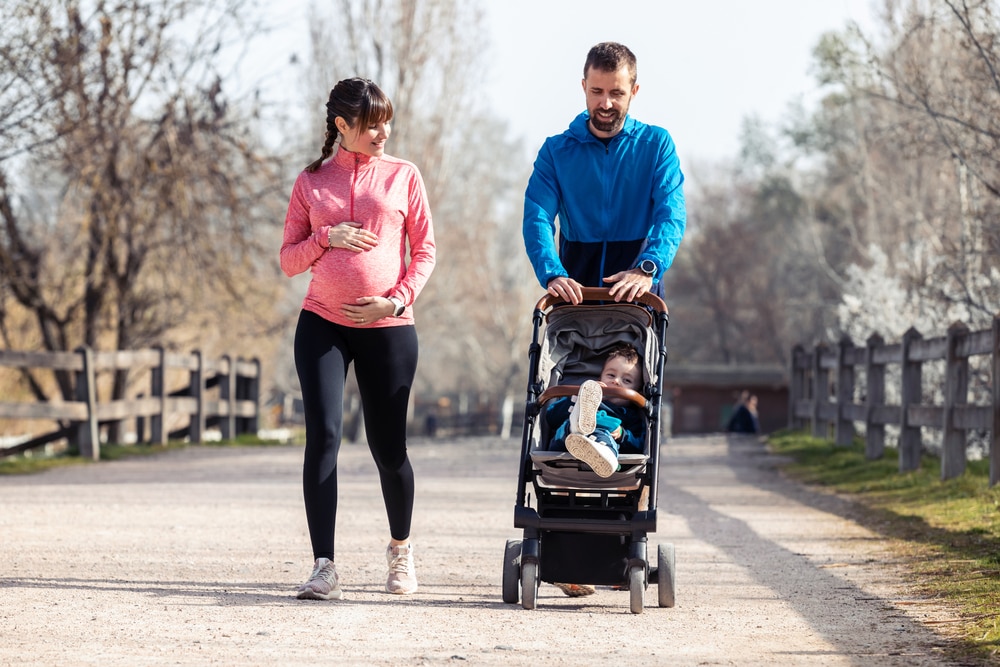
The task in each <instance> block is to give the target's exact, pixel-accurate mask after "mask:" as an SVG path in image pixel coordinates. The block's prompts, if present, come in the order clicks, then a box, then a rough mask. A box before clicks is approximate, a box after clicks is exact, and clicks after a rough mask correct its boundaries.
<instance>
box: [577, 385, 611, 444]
mask: <svg viewBox="0 0 1000 667" xmlns="http://www.w3.org/2000/svg"><path fill="white" fill-rule="evenodd" d="M603 399H604V390H603V389H602V388H601V385H600V384H598V383H597V382H594V381H593V380H587V381H586V382H584V383H583V384H582V385H580V391H579V392H578V393H577V395H576V405H574V406H573V414H574V415H576V419H575V420H572V418H571V422H570V426H571V427H572V426H573V423H572V422H573V421H576V431H577V432H579V433H580V434H582V435H590V434H591V433H593V432H594V429H595V428H597V410H598V409H600V407H601V401H602V400H603ZM571 430H572V429H571Z"/></svg>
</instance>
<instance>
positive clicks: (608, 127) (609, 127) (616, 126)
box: [590, 109, 628, 132]
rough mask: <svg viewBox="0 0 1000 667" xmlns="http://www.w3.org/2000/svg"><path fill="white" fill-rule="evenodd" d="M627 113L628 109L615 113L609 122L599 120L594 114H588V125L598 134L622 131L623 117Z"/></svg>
mask: <svg viewBox="0 0 1000 667" xmlns="http://www.w3.org/2000/svg"><path fill="white" fill-rule="evenodd" d="M627 113H628V109H625V110H624V111H623V112H621V113H617V114H616V115H615V117H614V118H612V119H611V120H601V119H600V118H599V117H598V115H597V114H596V113H593V112H592V113H591V114H590V124H591V125H593V126H594V129H595V130H598V131H600V132H617V131H618V130H620V129H622V126H623V125H624V124H625V115H626V114H627Z"/></svg>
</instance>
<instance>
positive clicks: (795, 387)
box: [788, 345, 805, 431]
mask: <svg viewBox="0 0 1000 667" xmlns="http://www.w3.org/2000/svg"><path fill="white" fill-rule="evenodd" d="M804 355H805V348H803V347H802V346H801V345H796V346H795V347H793V348H792V357H791V361H790V368H789V369H788V428H789V430H792V431H798V430H801V429H803V428H804V427H805V424H804V422H803V420H802V419H801V418H799V417H798V416H796V414H795V410H796V407H797V405H798V402H799V399H801V398H805V396H804V395H803V394H804V391H803V389H804V388H805V369H803V368H802V366H803V361H802V357H803V356H804Z"/></svg>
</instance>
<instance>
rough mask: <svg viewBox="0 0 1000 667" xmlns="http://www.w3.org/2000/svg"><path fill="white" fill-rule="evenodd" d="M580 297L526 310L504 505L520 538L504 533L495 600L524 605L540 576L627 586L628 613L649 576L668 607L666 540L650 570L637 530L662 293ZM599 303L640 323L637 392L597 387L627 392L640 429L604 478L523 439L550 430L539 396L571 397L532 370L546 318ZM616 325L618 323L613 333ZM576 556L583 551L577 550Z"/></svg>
mask: <svg viewBox="0 0 1000 667" xmlns="http://www.w3.org/2000/svg"><path fill="white" fill-rule="evenodd" d="M583 298H584V301H583V303H582V304H580V305H573V304H570V303H568V302H566V301H564V300H563V299H560V298H558V297H553V296H551V295H548V294H546V295H545V296H544V297H542V298H541V299H540V300H539V301H538V303H537V304H536V306H535V310H534V313H533V333H532V341H531V345H530V347H529V350H528V364H529V379H528V387H527V398H526V401H525V420H524V427H523V430H522V439H521V457H520V467H519V471H518V481H517V498H516V503H515V505H514V527H515V528H521V529H523V536H522V539H520V540H508V541H507V545H506V549H505V552H504V570H503V599H504V602H507V603H511V604H513V603H516V602H517V601H518V598H519V597H520V600H521V604H522V606H523V607H524V608H525V609H534V608H535V606H536V604H537V597H538V586H539V584H540V582H542V581H545V582H548V583H555V582H560V583H576V584H600V585H611V586H616V587H619V588H624V587H627V588H628V590H629V592H630V609H631V611H632V612H633V613H641V612H642V610H643V607H644V592H645V589H646V587H647V586H648V585H649V583H650V582H651V581H652V582H653V583H656V584H657V586H658V602H659V606H661V607H672V606H674V548H673V545H672V544H660V545H659V546H658V549H657V566H656V568H650V565H649V561H648V559H647V533H650V532H655V531H656V498H657V484H658V470H659V444H660V414H659V413H660V406H661V399H662V387H663V366H664V363H665V361H666V357H667V351H666V342H665V341H666V329H667V325H668V319H669V318H668V312H667V307H666V304H665V303H664V302H663V301H662V299H660V298H659V297H657V296H655V295H652V294H646V295H643V296H642V297H640V298H639V299H637V300H636V302H633V303H618V302H615V301H614V299H613V298H612V297H611V296H610V292H609V290H608V289H604V288H584V290H583ZM608 307H613V308H614V313H615V314H616V315H617V314H620V315H628V317H626V318H625V320H626V324H628V325H629V326H630V327H631V328H632V329H633V330H634V329H635V328H636V327H637V326H638V325H637V324H635V323H637V322H645V323H646V326H645V329H644V332H643V339H644V342H645V345H644V346H637V347H642V349H640V350H639V352H640V356H641V357H642V363H643V365H644V383H643V392H642V393H639V392H635V391H632V390H628V389H621V388H612V387H605V388H604V394H605V396H614V397H617V398H624V399H627V400H630V401H632V402H633V403H635V404H636V405H637V406H639V407H640V408H641V409H642V410H643V412H644V415H645V419H646V424H647V428H646V438H645V442H646V448H645V449H646V451H645V453H644V454H642V455H635V454H632V455H630V454H622V455H620V456H619V464H620V469H619V471H618V472H615V473H613V475H612V477H611V478H608V479H602V478H599V477H597V476H596V474H594V473H593V472H592V471H590V468H589V467H588V466H586V464H584V463H582V462H579V461H576V459H575V458H574V457H572V455H569V454H568V453H565V452H548V451H540V450H539V448H537V447H533V445H536V444H538V443H540V442H541V443H545V441H546V440H547V439H548V435H550V434H546V433H545V431H544V428H545V424H544V417H545V415H544V409H545V406H546V403H547V402H548V401H549V400H550V399H552V398H557V397H560V396H573V395H576V393H577V391H578V390H579V385H578V384H577V385H574V384H561V383H560V384H555V383H552V382H551V381H550V380H549V379H548V378H545V377H542V375H544V374H543V373H540V364H541V362H542V356H543V342H547V341H546V340H544V339H543V338H542V336H543V335H547V332H545V328H546V322H547V319H548V317H549V316H550V315H551V314H552V313H554V312H557V311H559V314H560V315H564V316H566V317H572V316H573V315H574V314H575V312H577V311H576V310H575V309H579V311H580V312H581V313H583V312H584V311H591V312H593V311H595V310H596V309H601V308H608ZM562 309H569V310H562ZM601 314H602V315H603V314H604V313H603V312H602V313H601ZM613 319H614V317H612V320H613ZM628 320H632V322H631V323H629V322H628ZM569 321H570V322H571V321H572V320H569ZM609 321H610V320H609ZM602 326H604V325H603V324H602ZM625 328H626V327H624V326H623V329H622V331H625ZM567 329H571V327H567ZM612 331H613V328H612ZM557 334H558V332H557ZM570 335H571V336H572V335H574V334H572V333H571V334H570ZM618 335H621V336H625V335H626V334H625V333H619V332H614V331H613V333H612V336H618ZM562 363H569V362H565V359H561V360H560V361H559V362H558V363H557V366H558V365H559V364H562ZM564 373H566V366H562V367H559V368H554V369H553V371H552V376H553V377H555V376H556V375H560V376H561V377H560V379H570V378H571V376H565V375H562V374H564ZM546 385H551V386H546ZM536 429H537V430H538V433H536ZM529 489H530V491H533V492H534V503H532V502H531V501H532V498H531V493H530V492H529ZM582 554H585V555H586V557H585V558H581V557H580V556H581V555H582Z"/></svg>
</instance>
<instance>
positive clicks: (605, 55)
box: [583, 42, 637, 86]
mask: <svg viewBox="0 0 1000 667" xmlns="http://www.w3.org/2000/svg"><path fill="white" fill-rule="evenodd" d="M622 67H628V74H629V78H630V79H631V80H632V82H631V85H633V86H634V85H635V80H636V76H637V72H636V65H635V54H634V53H632V51H630V50H629V48H628V47H627V46H625V45H624V44H619V43H618V42H601V43H600V44H596V45H594V46H593V47H591V49H590V52H589V53H588V54H587V62H586V63H584V65H583V78H584V79H586V78H587V72H589V71H590V69H591V68H594V69H599V70H601V71H602V72H617V71H618V70H620V69H621V68H622Z"/></svg>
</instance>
